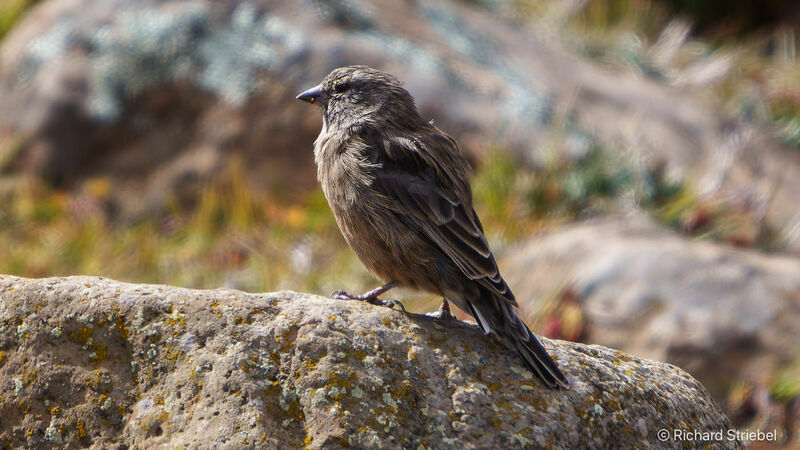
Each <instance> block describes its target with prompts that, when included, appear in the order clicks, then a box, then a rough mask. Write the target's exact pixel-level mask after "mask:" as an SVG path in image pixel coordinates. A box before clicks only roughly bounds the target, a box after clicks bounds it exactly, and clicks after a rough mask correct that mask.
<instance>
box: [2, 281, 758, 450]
mask: <svg viewBox="0 0 800 450" xmlns="http://www.w3.org/2000/svg"><path fill="white" fill-rule="evenodd" d="M0 318H2V322H1V323H0V327H2V329H1V330H0V355H1V356H0V385H2V386H0V393H1V394H0V421H1V422H0V441H1V442H2V443H3V444H4V445H5V444H9V445H11V446H15V447H20V446H29V447H41V446H46V445H60V444H66V445H68V446H89V445H91V446H94V447H98V448H99V447H103V448H114V447H115V446H116V447H117V448H122V447H123V446H127V447H135V448H153V447H156V446H159V447H160V446H169V447H172V446H176V445H177V446H187V447H197V446H203V447H206V448H213V447H218V448H252V447H259V446H269V447H271V448H297V447H302V446H309V447H312V448H321V447H324V448H334V447H340V446H341V447H346V446H352V447H357V448H374V447H377V446H379V445H382V446H384V447H388V448H399V447H405V448H442V447H457V448H465V447H475V448H519V447H525V448H539V447H548V448H601V447H605V446H609V445H611V444H609V443H613V446H614V447H621V448H644V447H647V446H651V447H656V448H669V447H681V446H682V445H683V444H686V443H677V442H671V441H667V442H666V443H665V442H661V441H659V440H658V439H657V436H656V432H657V430H659V429H661V428H667V429H682V430H699V431H717V430H726V429H728V428H730V423H729V422H728V420H727V419H726V418H725V417H724V415H723V414H722V413H721V412H720V411H719V409H718V408H717V407H716V406H715V404H714V402H713V401H712V400H711V399H710V397H709V396H708V394H707V393H706V391H705V389H704V388H703V387H702V386H701V385H700V384H699V383H698V382H697V381H695V380H694V379H692V378H691V377H690V376H689V375H687V374H686V373H685V372H683V371H682V370H680V369H678V368H676V367H674V366H671V365H667V364H663V363H657V362H652V361H647V360H643V359H638V358H634V357H631V356H628V355H626V354H624V353H621V352H619V351H616V350H611V349H608V348H604V347H598V346H588V345H582V344H575V343H569V342H560V341H549V340H545V341H544V343H545V346H546V347H547V348H548V350H549V351H550V352H551V354H552V355H553V356H554V357H555V358H557V360H558V361H559V364H560V365H561V367H562V368H564V371H565V373H566V375H567V377H568V378H569V379H570V381H571V383H572V387H571V389H569V390H566V391H549V390H546V389H544V388H542V387H541V386H540V385H539V384H538V383H537V382H536V380H535V379H532V378H531V376H530V374H529V373H528V372H527V371H526V370H525V369H523V368H522V366H521V365H520V363H519V361H518V360H517V359H516V357H514V356H513V355H512V354H511V353H510V352H508V351H506V350H504V349H503V348H502V347H499V346H498V345H497V344H496V343H495V342H494V341H493V340H489V339H486V338H485V337H484V336H483V335H482V334H481V332H480V331H479V330H478V329H477V327H476V326H473V325H468V324H465V323H454V322H452V323H445V324H439V323H436V322H435V321H434V320H433V319H431V318H428V317H425V316H418V315H414V314H411V315H407V314H403V313H400V312H397V311H393V310H389V309H386V308H382V307H374V306H370V305H365V304H361V303H357V302H352V301H338V300H331V299H327V298H323V297H317V296H312V295H305V294H297V293H292V292H279V293H270V294H247V293H244V292H240V291H232V290H209V291H198V290H189V289H181V288H174V287H169V286H154V285H133V284H125V283H119V282H115V281H111V280H106V279H102V278H96V277H70V278H51V279H40V280H31V279H23V278H16V277H8V276H2V277H0ZM689 444H690V446H691V447H693V446H694V445H696V444H697V442H692V443H689ZM710 444H711V445H710V447H711V448H741V447H742V445H741V443H740V442H736V441H734V442H728V441H725V442H712V443H710Z"/></svg>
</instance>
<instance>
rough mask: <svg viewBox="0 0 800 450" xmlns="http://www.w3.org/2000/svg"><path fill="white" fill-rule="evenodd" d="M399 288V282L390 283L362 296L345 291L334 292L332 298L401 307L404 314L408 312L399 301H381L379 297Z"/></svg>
mask: <svg viewBox="0 0 800 450" xmlns="http://www.w3.org/2000/svg"><path fill="white" fill-rule="evenodd" d="M394 287H397V282H395V281H390V282H388V283H386V284H384V285H383V286H381V287H379V288H376V289H373V290H371V291H368V292H365V293H363V294H361V295H353V294H350V293H348V292H346V291H343V290H338V291H333V292H331V297H332V298H335V299H337V300H361V301H364V302H367V303H370V304H373V305H380V306H387V307H389V308H393V307H394V306H398V307H400V309H401V310H403V312H406V308H405V307H404V306H403V304H402V303H400V302H399V301H397V300H381V299H379V298H378V296H379V295H381V294H383V293H384V292H386V291H388V290H389V289H392V288H394Z"/></svg>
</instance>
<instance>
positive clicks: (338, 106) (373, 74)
mask: <svg viewBox="0 0 800 450" xmlns="http://www.w3.org/2000/svg"><path fill="white" fill-rule="evenodd" d="M297 99H298V100H303V101H305V102H308V103H311V104H312V105H317V106H320V107H321V108H322V111H323V118H324V120H325V123H326V124H327V125H328V126H330V125H339V126H351V125H353V124H356V123H359V122H364V121H373V122H379V121H387V120H388V121H397V120H405V121H408V119H417V118H418V117H419V115H418V114H417V108H416V106H415V105H414V98H413V97H411V94H409V93H408V91H406V90H405V89H404V88H403V86H402V85H401V83H400V81H398V80H397V78H395V77H394V76H392V75H390V74H388V73H386V72H381V71H380V70H376V69H373V68H371V67H367V66H348V67H340V68H338V69H334V70H333V71H332V72H331V73H329V74H328V75H327V76H326V77H325V79H323V80H322V82H321V83H320V84H318V85H316V86H314V87H312V88H311V89H308V90H306V91H305V92H303V93H301V94H300V95H298V96H297Z"/></svg>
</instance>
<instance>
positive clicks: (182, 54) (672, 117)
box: [0, 0, 800, 245]
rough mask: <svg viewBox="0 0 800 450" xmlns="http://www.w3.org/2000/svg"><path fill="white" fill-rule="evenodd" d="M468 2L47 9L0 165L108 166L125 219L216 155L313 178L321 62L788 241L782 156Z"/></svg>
mask: <svg viewBox="0 0 800 450" xmlns="http://www.w3.org/2000/svg"><path fill="white" fill-rule="evenodd" d="M471 3H474V2H456V1H442V2H396V1H390V0H380V1H375V2H364V1H360V0H350V1H343V0H337V1H329V2H328V1H326V2H323V1H317V0H307V1H303V2H295V1H285V0H279V1H266V0H252V1H239V0H214V1H210V0H142V1H138V2H128V1H124V0H108V1H104V2H95V1H91V0H50V1H43V2H41V3H40V4H39V5H37V6H36V7H35V8H33V10H32V11H31V13H30V14H29V15H28V16H27V17H26V18H25V20H23V21H22V23H21V24H20V25H19V26H18V27H17V28H16V29H15V30H13V32H12V33H11V34H9V35H8V37H7V38H6V40H5V42H4V44H3V47H2V49H0V97H2V98H3V102H2V104H1V105H0V131H2V132H5V135H6V136H9V135H18V134H20V135H23V136H26V139H27V141H21V142H23V144H21V145H20V146H13V145H8V146H6V147H8V148H19V147H22V148H21V149H20V151H19V155H18V156H17V157H14V158H3V157H0V161H2V160H7V161H10V163H8V164H10V167H11V169H16V170H12V171H13V172H16V171H19V170H29V171H33V172H35V173H41V174H44V175H46V176H48V177H49V178H51V179H54V180H57V181H63V182H65V183H68V182H70V181H72V182H75V180H81V179H84V178H86V177H87V176H93V175H109V174H111V175H112V176H113V177H114V181H115V183H116V184H117V186H115V189H113V190H112V192H113V193H119V195H118V196H117V198H116V199H114V200H115V201H116V202H117V203H118V204H119V207H120V208H121V210H122V211H123V212H124V211H128V212H137V211H139V212H141V211H143V210H147V209H148V208H152V207H157V206H158V205H160V204H163V202H164V199H165V197H167V196H168V195H170V194H169V193H170V192H171V191H178V194H179V197H180V196H186V197H191V196H192V194H193V193H194V192H196V191H197V190H198V189H197V179H198V178H200V179H202V178H203V177H204V176H207V175H208V174H210V173H215V172H217V171H219V170H220V168H221V167H224V166H225V163H226V161H227V160H228V158H229V157H230V155H231V154H232V153H236V154H240V155H244V158H245V159H246V162H247V164H245V166H246V167H247V168H248V169H249V170H250V174H251V176H252V177H254V178H256V179H258V180H259V183H262V184H263V185H265V186H270V187H275V186H282V185H283V186H285V185H288V184H291V185H293V186H294V187H304V186H310V185H311V184H312V183H313V181H312V178H313V167H312V164H311V157H310V149H311V142H312V140H313V137H314V136H315V135H316V132H317V130H318V127H319V119H318V117H317V114H315V113H314V112H312V111H309V110H308V109H307V108H304V107H302V105H298V104H297V102H295V101H294V99H293V95H294V94H296V93H297V92H299V90H300V89H302V88H305V87H308V86H309V85H311V84H314V83H317V82H318V81H319V80H320V79H321V78H322V77H323V76H324V75H325V74H326V73H327V72H328V71H329V70H330V69H332V68H333V67H336V66H340V65H345V64H353V63H359V64H369V65H373V66H377V67H380V68H383V69H385V70H388V71H391V72H393V73H395V74H396V75H397V76H399V77H400V78H401V79H402V80H405V81H406V82H407V85H408V88H409V90H410V91H411V92H412V93H413V94H414V95H415V96H416V98H417V99H418V103H419V105H420V107H421V109H422V111H423V113H424V115H425V116H426V117H429V118H435V119H436V121H437V122H438V123H439V124H440V125H441V126H442V127H443V128H444V129H445V130H447V131H449V132H451V133H452V134H454V135H455V136H456V137H457V138H458V140H459V142H461V144H462V145H463V146H464V147H465V148H466V149H467V150H468V151H469V152H470V153H472V154H473V155H477V156H480V155H481V154H483V153H484V152H485V151H486V150H487V149H488V148H496V147H498V146H503V147H508V148H510V149H512V150H513V151H515V152H516V153H517V154H518V155H519V156H520V159H522V160H524V161H527V162H530V163H532V164H537V163H539V162H541V161H542V160H543V159H547V158H552V156H553V155H549V154H543V152H545V153H546V152H554V151H555V152H560V153H561V154H562V155H565V156H567V157H578V156H580V155H583V154H585V153H586V152H587V151H588V150H589V149H590V148H592V147H593V146H595V145H598V144H599V145H602V146H604V147H610V148H620V147H621V148H624V149H627V150H630V151H631V155H630V156H631V158H632V159H634V160H635V161H638V160H642V161H643V162H644V163H658V162H659V161H664V162H666V163H668V165H669V168H670V170H671V171H672V172H676V173H680V174H682V175H683V176H685V177H687V178H690V179H700V181H701V184H702V186H703V190H704V193H705V194H708V195H714V196H718V197H722V198H730V199H732V200H731V201H736V202H738V203H743V204H748V205H750V207H751V208H752V209H753V210H754V211H753V212H754V214H756V216H758V217H760V216H761V215H762V214H765V215H766V217H767V219H768V221H769V222H770V223H771V224H772V225H773V226H775V227H777V228H778V229H780V230H783V231H785V232H786V236H787V241H790V242H797V241H796V239H795V238H796V237H797V231H798V230H800V227H798V228H795V225H797V224H798V223H799V222H800V214H798V213H800V211H799V210H798V207H797V204H796V199H797V198H799V197H800V184H798V183H792V182H791V180H793V179H796V178H797V177H798V176H800V153H798V152H797V151H796V150H795V149H791V148H784V147H782V146H781V145H780V144H779V143H777V141H776V140H774V139H772V138H771V137H770V136H768V134H767V133H765V132H763V131H762V130H760V129H758V128H757V127H753V126H751V125H748V124H747V123H744V122H736V121H734V120H731V119H730V118H727V117H725V116H724V115H722V114H720V113H718V112H717V111H715V109H714V106H713V105H706V104H704V103H702V102H700V101H698V100H697V99H696V98H695V95H694V93H693V92H692V91H690V90H686V89H684V90H679V89H676V88H673V87H669V86H666V85H665V84H663V83H659V82H656V81H653V80H647V79H641V78H637V77H635V76H633V75H630V76H628V75H622V74H619V73H614V72H611V71H608V70H605V69H603V68H600V67H597V66H595V65H593V64H590V63H587V62H585V61H580V60H578V59H577V58H575V57H573V56H571V55H570V54H569V52H566V51H564V50H563V49H561V48H558V46H556V45H554V44H551V43H544V42H543V41H541V40H539V39H537V37H536V36H537V33H538V31H537V29H536V28H531V27H528V26H523V25H520V24H518V23H514V22H513V21H511V20H506V19H503V18H501V17H499V16H497V15H493V14H491V13H489V12H488V11H487V10H485V9H480V8H477V7H475V5H474V4H472V5H471ZM572 118H574V119H575V120H572ZM551 133H555V137H559V139H558V140H556V141H553V136H551ZM0 136H3V135H2V134H0ZM553 142H556V145H553ZM9 151H10V150H9ZM292 163H294V164H292ZM289 168H291V170H287V169H289ZM0 169H1V168H0ZM193 182H194V183H193ZM134 191H135V192H136V195H132V194H131V192H134ZM770 199H771V200H772V201H769V200H770ZM796 245H800V244H796Z"/></svg>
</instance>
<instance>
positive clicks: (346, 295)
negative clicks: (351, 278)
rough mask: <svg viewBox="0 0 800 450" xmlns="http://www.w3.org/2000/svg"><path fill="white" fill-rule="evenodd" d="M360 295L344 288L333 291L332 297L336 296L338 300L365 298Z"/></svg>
mask: <svg viewBox="0 0 800 450" xmlns="http://www.w3.org/2000/svg"><path fill="white" fill-rule="evenodd" d="M359 297H360V296H358V295H353V294H350V293H349V292H347V291H344V290H342V289H339V290H337V291H333V292H331V298H335V299H336V300H364V299H363V298H359Z"/></svg>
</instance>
